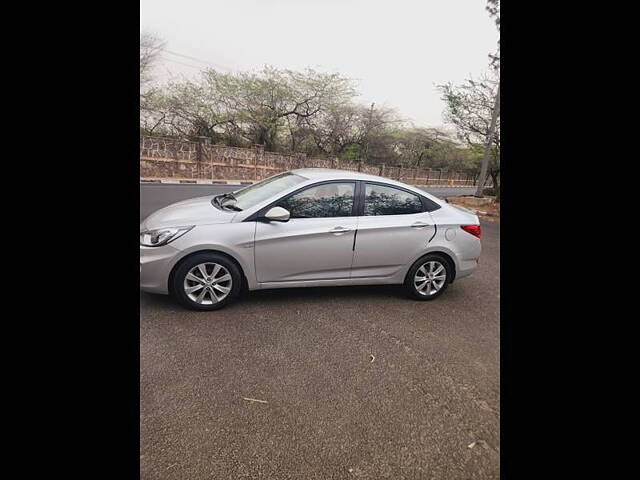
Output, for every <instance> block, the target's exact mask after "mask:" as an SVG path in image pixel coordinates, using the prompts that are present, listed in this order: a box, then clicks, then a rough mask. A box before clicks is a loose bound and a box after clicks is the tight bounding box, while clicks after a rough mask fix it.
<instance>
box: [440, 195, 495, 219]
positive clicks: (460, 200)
mask: <svg viewBox="0 0 640 480" xmlns="http://www.w3.org/2000/svg"><path fill="white" fill-rule="evenodd" d="M485 199H487V200H490V202H482V203H483V204H482V205H478V200H479V199H477V198H476V197H447V198H446V200H447V201H448V202H449V203H450V204H452V205H458V206H461V207H464V208H468V209H469V210H471V211H473V212H474V213H475V214H476V215H478V217H480V219H481V220H482V221H485V222H492V223H498V222H500V203H498V202H496V201H495V198H493V197H485Z"/></svg>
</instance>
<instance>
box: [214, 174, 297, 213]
mask: <svg viewBox="0 0 640 480" xmlns="http://www.w3.org/2000/svg"><path fill="white" fill-rule="evenodd" d="M306 180H307V179H306V178H304V177H301V176H300V175H296V174H295V173H289V172H285V173H280V174H278V175H274V176H273V177H269V178H267V179H265V180H263V181H261V182H258V183H256V184H254V185H251V186H250V187H247V188H243V189H242V190H240V191H238V192H234V193H233V198H234V199H235V200H236V201H235V202H233V201H232V202H231V203H233V205H234V206H236V207H239V208H241V209H242V210H246V209H247V208H251V207H253V206H254V205H257V204H258V203H260V202H263V201H264V200H267V199H269V198H270V197H272V196H273V195H276V194H278V193H280V192H283V191H285V190H286V189H288V188H290V187H293V186H294V185H297V184H299V183H302V182H304V181H306ZM225 203H226V202H225Z"/></svg>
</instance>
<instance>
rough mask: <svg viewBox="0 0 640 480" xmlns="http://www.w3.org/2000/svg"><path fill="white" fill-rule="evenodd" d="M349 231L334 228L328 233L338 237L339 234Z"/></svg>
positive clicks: (342, 228) (343, 228) (347, 229)
mask: <svg viewBox="0 0 640 480" xmlns="http://www.w3.org/2000/svg"><path fill="white" fill-rule="evenodd" d="M349 230H351V229H350V228H345V227H335V228H332V229H331V230H329V233H333V234H334V235H339V234H341V233H345V232H348V231H349Z"/></svg>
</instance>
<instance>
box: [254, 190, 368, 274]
mask: <svg viewBox="0 0 640 480" xmlns="http://www.w3.org/2000/svg"><path fill="white" fill-rule="evenodd" d="M354 194H355V182H333V183H323V184H320V185H315V186H311V187H307V188H306V189H304V190H302V191H300V192H298V193H295V194H293V195H291V196H289V197H287V198H285V199H284V200H282V201H280V202H278V204H277V206H280V207H283V208H286V209H287V210H288V211H289V212H290V214H291V217H290V220H289V221H288V222H262V221H259V222H258V223H257V225H256V236H255V266H256V275H257V279H258V282H260V283H265V282H294V281H311V280H331V279H336V280H337V279H346V278H349V276H350V272H351V262H352V259H353V240H354V235H355V232H356V228H357V217H355V216H354V215H353V214H354V209H353V207H354V197H355V195H354Z"/></svg>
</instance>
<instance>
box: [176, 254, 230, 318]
mask: <svg viewBox="0 0 640 480" xmlns="http://www.w3.org/2000/svg"><path fill="white" fill-rule="evenodd" d="M241 289H242V274H241V273H240V270H239V269H238V266H237V265H236V264H235V263H234V262H232V261H231V260H229V259H228V258H227V257H225V256H223V255H219V254H216V253H201V254H197V255H194V256H192V257H189V258H187V259H186V260H185V261H184V262H182V263H181V264H180V266H179V267H178V268H177V269H176V272H175V275H174V276H173V285H172V293H173V295H174V296H175V297H176V298H177V299H178V300H179V301H180V303H182V304H183V305H184V306H186V307H188V308H191V309H193V310H217V309H219V308H222V307H224V306H225V305H228V304H229V303H231V302H232V301H233V300H235V298H236V297H237V296H238V294H239V293H240V291H241Z"/></svg>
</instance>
